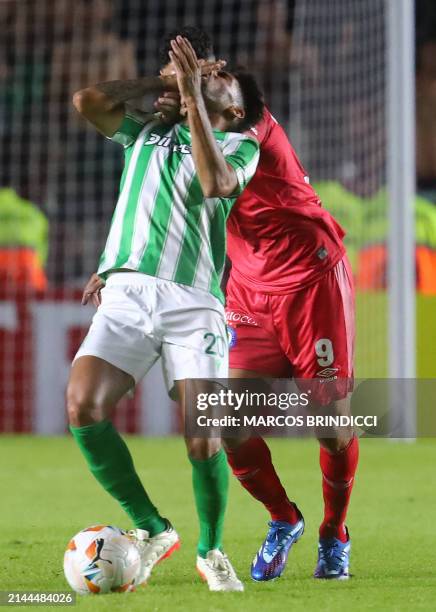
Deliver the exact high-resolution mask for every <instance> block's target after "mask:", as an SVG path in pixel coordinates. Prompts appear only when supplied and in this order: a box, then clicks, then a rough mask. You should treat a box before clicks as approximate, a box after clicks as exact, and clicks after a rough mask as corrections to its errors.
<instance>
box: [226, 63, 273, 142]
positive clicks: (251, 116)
mask: <svg viewBox="0 0 436 612" xmlns="http://www.w3.org/2000/svg"><path fill="white" fill-rule="evenodd" d="M231 73H232V74H233V76H234V77H235V78H236V80H237V81H238V83H239V87H240V89H241V94H242V100H243V104H244V110H245V117H244V118H243V119H242V120H241V121H240V122H239V124H238V128H239V130H240V131H241V132H245V131H246V130H249V129H250V128H251V127H253V126H255V125H256V123H259V121H260V120H261V119H262V116H263V111H264V107H265V103H264V100H263V93H262V91H261V90H260V87H259V85H258V84H257V81H256V79H255V77H254V76H253V75H252V74H251V73H250V72H247V71H246V70H245V69H244V68H236V69H235V70H231Z"/></svg>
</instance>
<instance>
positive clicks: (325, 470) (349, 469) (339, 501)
mask: <svg viewBox="0 0 436 612" xmlns="http://www.w3.org/2000/svg"><path fill="white" fill-rule="evenodd" d="M358 460H359V441H358V438H356V437H354V438H353V439H352V440H351V441H350V443H349V444H348V446H347V447H346V448H344V450H342V451H340V452H339V453H335V454H332V453H329V451H328V450H326V449H325V448H323V447H322V446H321V447H320V455H319V463H320V466H321V472H322V476H323V479H322V492H323V496H324V520H323V522H322V524H321V527H320V528H319V535H320V537H321V538H338V539H339V540H341V541H342V542H346V541H347V534H346V530H345V525H344V522H345V517H346V515H347V509H348V504H349V502H350V496H351V491H352V489H353V483H354V475H355V473H356V469H357V463H358Z"/></svg>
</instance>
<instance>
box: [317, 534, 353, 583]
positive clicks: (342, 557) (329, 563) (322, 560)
mask: <svg viewBox="0 0 436 612" xmlns="http://www.w3.org/2000/svg"><path fill="white" fill-rule="evenodd" d="M350 550H351V540H350V536H349V534H348V529H347V541H346V542H341V541H340V540H338V539H337V538H320V540H319V544H318V563H317V565H316V568H315V573H314V574H313V576H314V578H323V579H325V580H348V578H349V577H350V573H349V564H350Z"/></svg>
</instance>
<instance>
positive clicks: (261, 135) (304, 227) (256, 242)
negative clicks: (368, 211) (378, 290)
mask: <svg viewBox="0 0 436 612" xmlns="http://www.w3.org/2000/svg"><path fill="white" fill-rule="evenodd" d="M249 133H250V136H254V137H256V138H257V140H258V141H259V144H260V160H259V165H258V167H257V170H256V173H255V175H254V177H253V178H252V179H251V181H250V182H249V184H248V186H247V187H246V188H245V190H244V192H243V193H242V194H241V196H240V197H239V198H238V199H237V201H236V203H235V204H234V206H233V209H232V212H231V215H230V217H229V219H228V221H227V254H228V256H229V258H230V260H231V262H232V270H231V273H230V274H231V277H232V279H233V280H234V281H235V282H236V283H239V284H241V285H245V286H247V285H248V286H253V287H255V288H256V290H257V291H264V292H265V293H276V294H277V293H288V292H292V291H297V290H299V289H301V288H302V287H306V286H308V285H310V284H312V283H314V282H316V281H317V280H318V279H320V278H321V277H322V276H323V275H324V274H326V272H328V271H329V270H331V269H332V268H333V267H334V266H335V265H336V264H337V263H338V261H339V260H340V259H342V257H343V255H344V253H345V248H344V245H343V243H342V238H343V237H344V235H345V232H344V231H343V229H342V228H341V226H340V225H339V224H338V223H337V222H336V221H335V219H334V218H333V217H332V216H331V215H330V213H329V212H328V211H327V210H325V209H324V208H322V206H321V201H320V199H319V197H318V196H317V194H316V193H315V191H314V190H313V188H312V187H311V186H310V184H309V177H308V176H307V174H306V172H305V170H304V168H303V167H302V165H301V163H300V161H299V159H298V157H297V155H296V153H295V151H294V149H293V147H292V145H291V144H290V142H289V140H288V138H287V136H286V134H285V132H284V130H283V128H282V127H281V126H280V125H279V124H278V123H277V121H276V120H275V119H274V117H273V116H272V115H271V113H270V112H269V111H268V110H266V109H265V112H264V116H263V119H262V121H260V122H259V123H258V124H257V125H256V127H255V128H251V130H250V132H249Z"/></svg>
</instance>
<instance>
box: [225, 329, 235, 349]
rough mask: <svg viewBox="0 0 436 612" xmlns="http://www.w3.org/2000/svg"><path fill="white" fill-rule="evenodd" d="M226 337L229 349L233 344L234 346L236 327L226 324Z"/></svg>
mask: <svg viewBox="0 0 436 612" xmlns="http://www.w3.org/2000/svg"><path fill="white" fill-rule="evenodd" d="M227 338H228V341H229V349H232V348H233V347H234V346H236V339H237V333H236V329H235V328H234V327H230V325H227Z"/></svg>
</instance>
